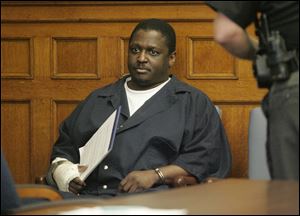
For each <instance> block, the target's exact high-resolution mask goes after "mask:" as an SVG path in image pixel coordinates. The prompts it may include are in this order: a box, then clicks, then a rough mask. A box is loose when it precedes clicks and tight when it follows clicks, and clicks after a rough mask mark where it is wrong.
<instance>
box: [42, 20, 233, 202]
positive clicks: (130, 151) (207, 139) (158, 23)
mask: <svg viewBox="0 0 300 216" xmlns="http://www.w3.org/2000/svg"><path fill="white" fill-rule="evenodd" d="M175 49H176V36H175V32H174V29H173V28H172V27H171V26H170V25H169V24H168V23H166V22H164V21H162V20H157V19H149V20H145V21H142V22H141V23H139V24H138V25H137V26H136V27H135V29H134V30H133V32H132V34H131V37H130V40H129V50H128V68H129V72H130V75H129V76H126V77H124V78H122V79H120V80H118V81H117V82H116V83H113V84H111V85H108V86H106V87H104V88H100V89H97V90H95V91H94V92H92V93H91V94H90V95H89V96H88V97H87V98H86V99H85V100H84V101H83V102H82V103H81V104H80V105H79V106H78V107H77V108H76V109H75V110H74V111H73V113H71V115H70V116H69V117H68V118H67V119H66V120H65V121H64V122H62V124H61V126H60V128H59V138H58V140H57V141H56V143H55V145H54V147H53V152H52V155H51V161H52V165H51V167H50V169H49V172H48V176H47V181H48V183H52V184H57V185H58V188H59V189H60V190H61V191H69V192H73V193H74V194H77V195H79V194H86V195H96V196H99V197H111V196H117V195H121V194H128V193H132V192H142V191H154V190H162V189H165V188H168V187H169V186H168V183H169V182H170V180H171V179H173V178H174V177H176V176H179V175H188V174H189V175H192V176H195V177H196V178H197V180H198V181H199V182H201V181H203V180H204V179H206V178H207V177H217V178H224V177H226V176H227V175H228V173H229V171H230V168H231V153H230V148H229V144H228V141H227V138H226V135H225V131H224V128H223V126H222V123H221V120H220V117H219V115H218V113H217V111H216V109H215V107H214V105H213V103H212V102H211V101H210V99H209V98H208V97H207V96H206V95H205V94H204V93H203V92H201V91H200V90H198V89H196V88H194V87H192V86H189V85H187V84H185V83H183V82H181V81H179V80H178V79H177V78H176V77H175V76H174V75H171V74H170V68H171V67H172V66H173V65H174V63H175V58H176V51H175ZM120 105H121V107H122V110H121V115H120V119H119V127H118V130H117V134H116V138H115V142H114V146H113V149H112V151H111V152H110V153H109V154H108V155H107V156H106V157H105V158H104V160H103V161H102V162H101V163H100V164H99V166H98V167H97V168H96V169H95V170H94V171H93V172H92V173H91V175H90V176H89V177H88V178H87V179H86V181H85V182H84V181H82V180H81V179H80V178H79V171H78V167H77V166H78V165H77V164H78V163H79V161H80V155H79V150H78V149H79V148H80V147H82V146H84V145H85V143H86V142H87V141H88V140H89V139H90V138H91V136H92V135H93V133H94V132H95V131H96V130H97V129H98V128H99V127H100V126H101V125H102V123H103V122H104V121H105V119H106V118H107V117H108V116H109V115H110V114H111V113H112V112H113V111H114V110H115V109H116V108H117V107H118V106H120ZM53 180H54V181H53Z"/></svg>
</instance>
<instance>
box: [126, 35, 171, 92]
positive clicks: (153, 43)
mask: <svg viewBox="0 0 300 216" xmlns="http://www.w3.org/2000/svg"><path fill="white" fill-rule="evenodd" d="M168 51H169V50H168V47H167V42H166V38H165V37H164V36H163V35H162V34H161V33H160V32H159V31H155V30H147V31H145V30H139V31H137V32H136V33H135V34H134V36H133V37H132V39H131V42H130V44H129V50H128V69H129V73H130V75H131V81H130V82H128V85H129V87H130V88H131V89H135V90H146V89H150V88H153V87H155V86H157V85H159V84H161V83H162V82H164V81H166V80H167V79H168V77H169V68H170V67H171V66H172V65H173V64H174V63H175V52H174V53H172V54H170V55H169V53H168Z"/></svg>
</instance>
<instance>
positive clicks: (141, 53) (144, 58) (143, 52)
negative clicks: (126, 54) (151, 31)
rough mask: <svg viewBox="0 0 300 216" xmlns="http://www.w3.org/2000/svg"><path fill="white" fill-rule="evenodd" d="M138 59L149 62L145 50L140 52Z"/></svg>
mask: <svg viewBox="0 0 300 216" xmlns="http://www.w3.org/2000/svg"><path fill="white" fill-rule="evenodd" d="M137 60H138V62H147V56H146V52H145V51H144V50H143V51H142V52H140V54H139V55H138V58H137Z"/></svg>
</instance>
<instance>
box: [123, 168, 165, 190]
mask: <svg viewBox="0 0 300 216" xmlns="http://www.w3.org/2000/svg"><path fill="white" fill-rule="evenodd" d="M157 181H159V177H158V175H157V174H156V172H155V171H154V170H146V171H133V172H131V173H129V174H128V175H127V176H126V177H125V178H124V179H123V180H122V181H121V182H120V185H119V190H120V191H122V192H128V193H132V192H140V191H143V190H146V189H149V188H151V187H152V186H153V185H154V184H155V183H156V182H157Z"/></svg>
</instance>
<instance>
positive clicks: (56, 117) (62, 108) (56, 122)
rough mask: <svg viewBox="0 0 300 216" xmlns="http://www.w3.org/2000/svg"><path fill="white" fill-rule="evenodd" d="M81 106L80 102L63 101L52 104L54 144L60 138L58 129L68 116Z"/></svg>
mask: <svg viewBox="0 0 300 216" xmlns="http://www.w3.org/2000/svg"><path fill="white" fill-rule="evenodd" d="M78 104H79V101H67V100H66V101H63V100H56V101H53V102H52V108H53V109H52V116H53V121H52V125H53V126H52V132H53V133H52V138H51V140H52V143H54V142H55V141H56V140H57V138H58V128H59V126H60V124H61V122H62V121H63V120H64V119H65V118H66V117H68V115H69V114H70V113H71V112H72V111H73V110H74V109H75V107H76V106H77V105H78Z"/></svg>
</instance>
